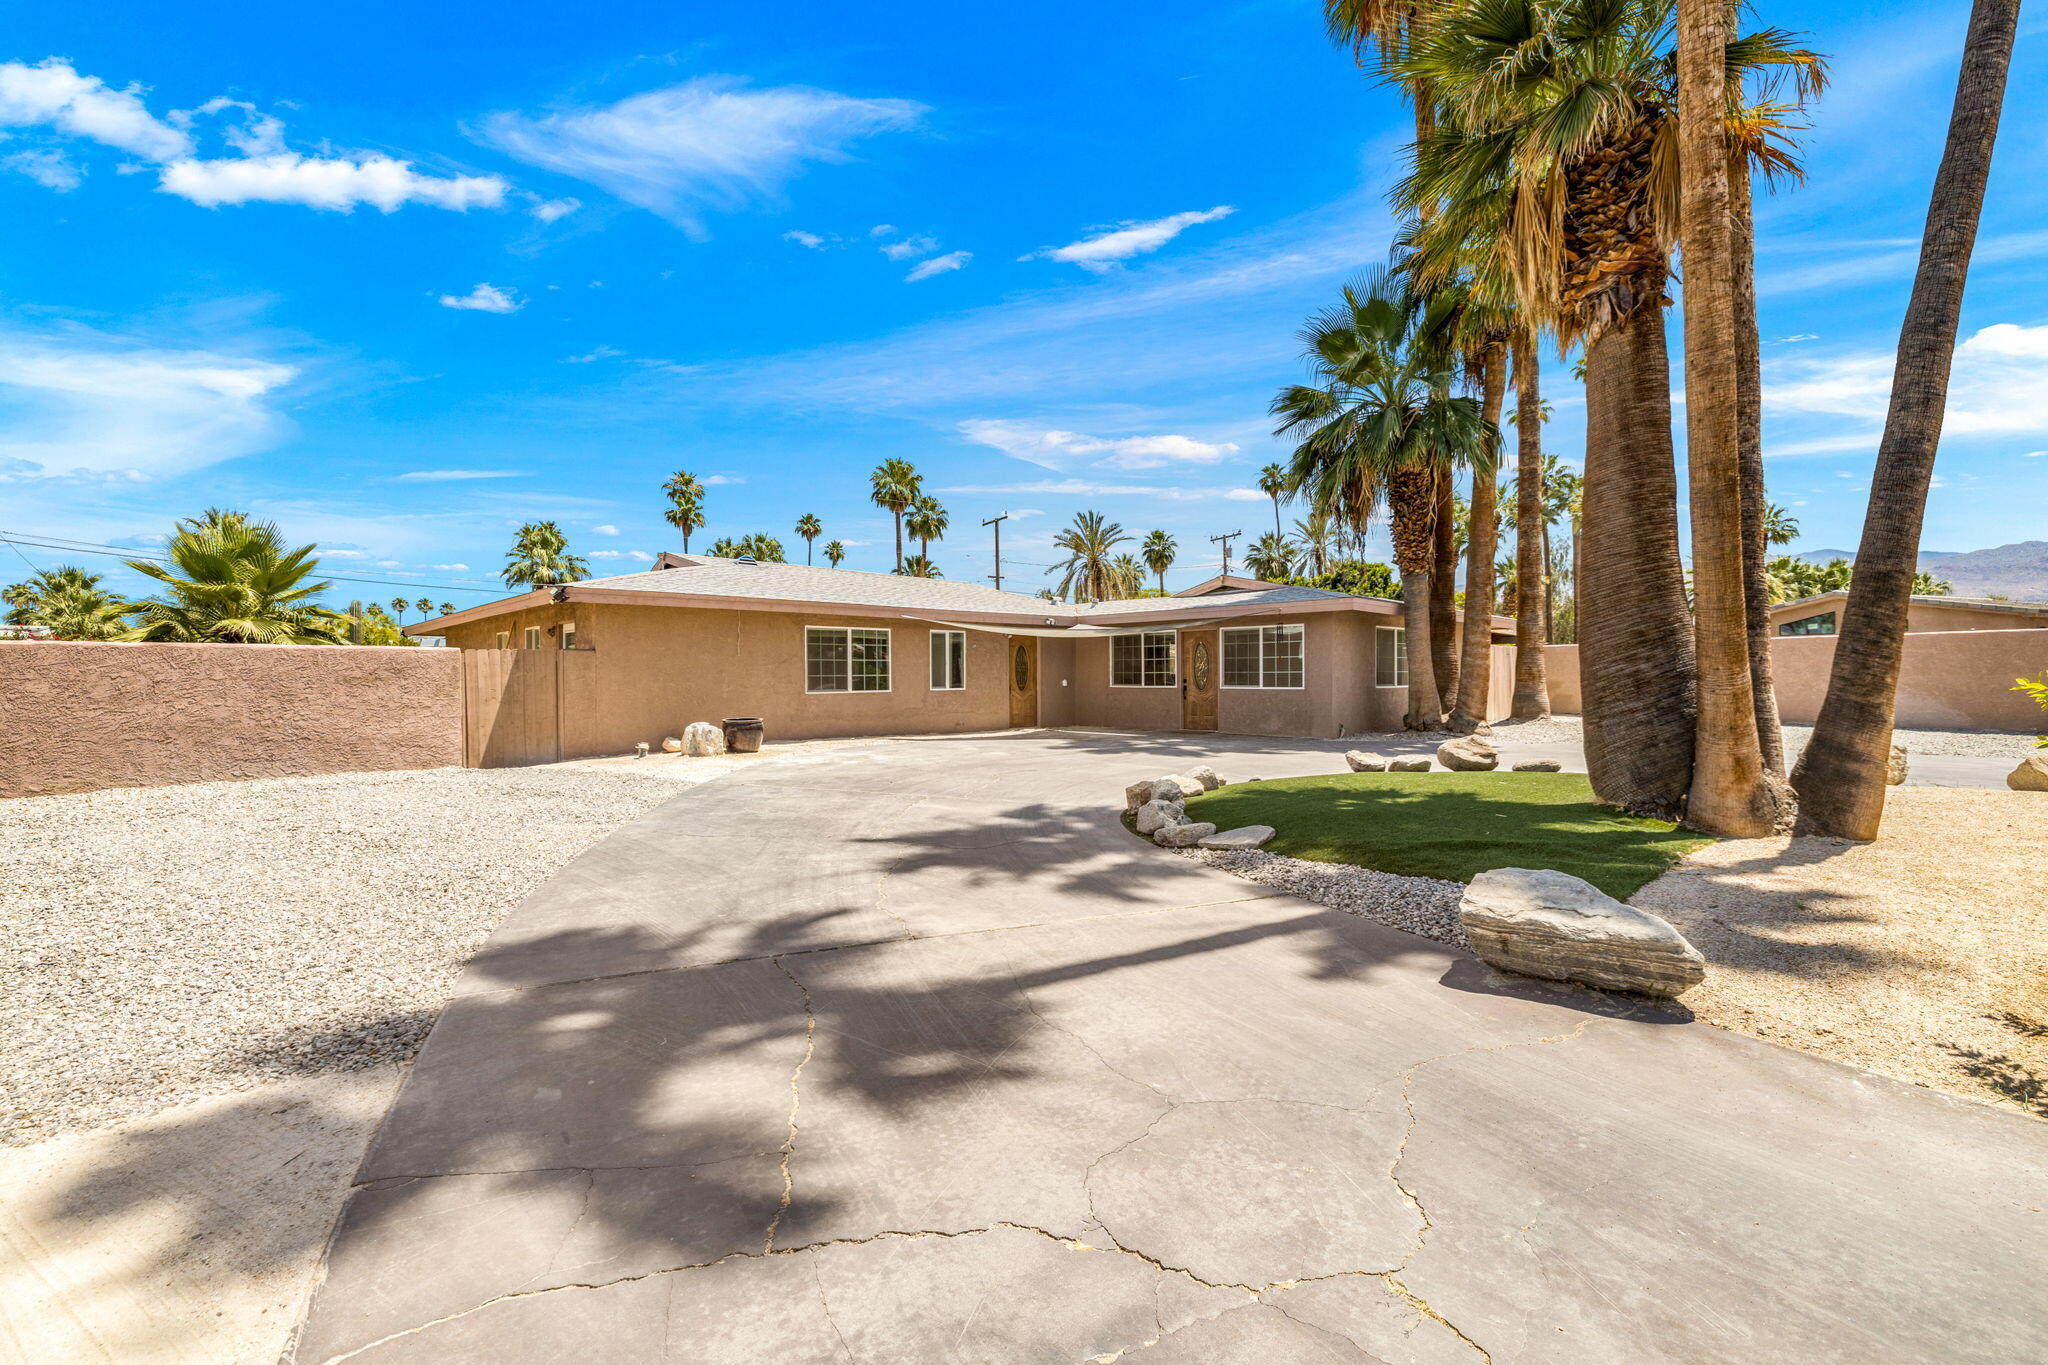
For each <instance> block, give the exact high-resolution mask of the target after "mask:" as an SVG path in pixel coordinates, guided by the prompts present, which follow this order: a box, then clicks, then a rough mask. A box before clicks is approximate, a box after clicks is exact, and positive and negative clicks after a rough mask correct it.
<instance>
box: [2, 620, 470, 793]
mask: <svg viewBox="0 0 2048 1365" xmlns="http://www.w3.org/2000/svg"><path fill="white" fill-rule="evenodd" d="M461 761H462V665H461V660H460V659H458V658H457V657H456V654H455V652H454V651H453V650H445V649H417V648H407V647H404V646H389V647H378V646H361V647H356V646H343V645H158V644H83V643H79V644H72V643H65V644H56V643H32V644H31V643H10V644H0V796H36V795H47V794H51V793H56V792H80V791H97V790H99V789H101V788H104V787H153V786H164V785H168V784H171V783H177V782H212V781H219V780H222V779H228V778H251V777H287V776H295V775H300V774H309V773H340V772H371V771H380V770H384V769H392V768H435V767H444V766H449V765H453V764H459V763H460V762H461Z"/></svg>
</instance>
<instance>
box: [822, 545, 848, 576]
mask: <svg viewBox="0 0 2048 1365" xmlns="http://www.w3.org/2000/svg"><path fill="white" fill-rule="evenodd" d="M844 558H846V547H845V546H844V545H841V544H840V543H839V542H838V541H836V540H828V541H826V542H825V562H826V563H827V564H830V565H831V566H832V567H833V568H835V569H836V568H838V567H839V561H840V560H842V559H844Z"/></svg>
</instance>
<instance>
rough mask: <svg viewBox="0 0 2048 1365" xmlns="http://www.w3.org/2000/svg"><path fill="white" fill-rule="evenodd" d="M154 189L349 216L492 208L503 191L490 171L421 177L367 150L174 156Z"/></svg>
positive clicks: (216, 201) (200, 200)
mask: <svg viewBox="0 0 2048 1365" xmlns="http://www.w3.org/2000/svg"><path fill="white" fill-rule="evenodd" d="M159 188H160V189H162V190H163V192H164V193H166V194H175V195H177V196H178V197H179V198H181V199H189V200H191V201H192V202H193V203H195V204H198V205H200V206H201V207H202V208H218V207H220V206H221V205H222V204H248V203H266V204H304V205H306V206H307V207H308V208H316V209H332V210H334V211H335V212H337V213H353V212H354V211H355V209H356V206H357V205H358V204H369V205H371V206H373V207H375V208H378V209H381V210H383V211H384V212H385V213H394V212H396V211H397V210H398V209H399V208H401V207H403V206H404V205H406V204H408V203H419V204H432V205H434V206H435V207H437V208H444V209H454V210H455V211H456V212H458V213H460V212H465V211H467V210H469V209H472V208H497V207H498V206H499V205H500V204H502V203H504V201H505V191H506V189H507V188H508V187H507V185H506V184H505V182H504V181H503V180H500V179H499V178H498V177H497V176H495V175H458V176H452V177H449V178H446V179H442V178H439V177H436V176H428V175H421V174H420V173H419V172H417V171H415V170H414V169H413V168H412V163H411V162H409V161H396V160H393V159H392V158H391V157H388V156H380V155H374V154H373V155H369V156H365V157H363V158H362V159H361V160H360V161H358V160H352V159H350V158H348V157H307V156H300V155H299V154H298V153H296V152H274V153H272V154H270V155H268V156H249V157H228V158H223V159H220V160H214V161H198V160H190V159H187V160H182V161H173V162H172V163H171V164H170V165H168V166H166V167H164V170H163V176H162V178H161V180H160V181H159Z"/></svg>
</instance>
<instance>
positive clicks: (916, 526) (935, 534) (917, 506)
mask: <svg viewBox="0 0 2048 1365" xmlns="http://www.w3.org/2000/svg"><path fill="white" fill-rule="evenodd" d="M947 525H948V519H947V517H946V509H945V508H943V507H941V506H940V505H939V500H938V499H937V498H934V497H930V496H928V495H927V496H920V497H919V498H918V500H917V501H916V502H914V503H912V504H911V506H910V511H909V513H908V514H907V515H906V516H905V517H904V518H903V529H904V530H905V531H907V532H909V533H910V534H911V535H912V536H915V537H916V538H917V552H918V554H919V555H920V556H922V557H923V558H924V560H925V561H926V562H927V563H929V562H930V561H931V557H932V542H933V541H935V540H944V539H945V538H946V527H947Z"/></svg>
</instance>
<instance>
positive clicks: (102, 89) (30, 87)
mask: <svg viewBox="0 0 2048 1365" xmlns="http://www.w3.org/2000/svg"><path fill="white" fill-rule="evenodd" d="M0 125H5V126H7V127H14V128H23V127H35V126H44V127H50V128H54V129H56V130H57V131H58V132H60V133H63V134H65V135H67V136H70V137H82V138H86V139H88V140H90V141H93V142H98V143H101V144H103V145H105V146H108V147H112V148H115V149H116V150H118V151H123V152H128V153H130V154H132V155H134V156H140V157H145V158H147V159H148V160H151V161H169V160H171V159H172V158H174V157H180V156H189V155H190V154H191V152H192V139H191V137H190V135H189V134H187V133H185V132H184V131H183V130H182V129H179V128H174V127H172V126H171V125H170V124H168V123H164V122H161V121H159V120H158V119H157V118H156V117H155V116H154V115H152V114H151V113H150V112H149V110H148V108H147V107H145V106H144V104H143V103H142V94H141V90H140V88H139V87H136V86H130V87H128V88H127V89H126V90H115V89H112V88H111V87H109V86H108V85H107V83H106V82H105V81H103V80H101V79H100V78H99V77H97V76H81V75H80V74H78V72H77V71H76V70H74V69H73V68H72V67H71V64H70V63H68V62H65V61H62V60H60V59H58V58H56V57H51V58H48V59H46V60H44V61H42V62H40V63H38V64H37V65H35V66H26V65H23V64H22V63H21V62H7V63H5V64H0Z"/></svg>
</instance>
